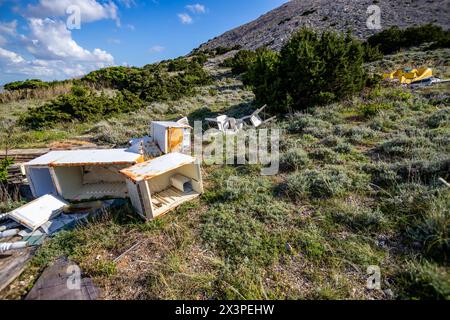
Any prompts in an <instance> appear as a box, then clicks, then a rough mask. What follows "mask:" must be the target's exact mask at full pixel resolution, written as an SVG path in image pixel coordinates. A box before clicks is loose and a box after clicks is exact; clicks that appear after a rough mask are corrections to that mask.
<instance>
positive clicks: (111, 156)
mask: <svg viewBox="0 0 450 320" xmlns="http://www.w3.org/2000/svg"><path fill="white" fill-rule="evenodd" d="M139 158H140V155H139V154H137V153H134V152H130V151H128V150H127V149H102V150H67V151H51V152H49V153H47V154H45V155H43V156H41V157H39V158H36V159H34V160H31V161H29V162H27V163H26V164H25V165H26V166H48V165H51V166H67V165H70V166H75V165H83V166H84V165H90V164H91V165H98V164H115V163H130V164H133V163H135V162H137V161H138V160H139Z"/></svg>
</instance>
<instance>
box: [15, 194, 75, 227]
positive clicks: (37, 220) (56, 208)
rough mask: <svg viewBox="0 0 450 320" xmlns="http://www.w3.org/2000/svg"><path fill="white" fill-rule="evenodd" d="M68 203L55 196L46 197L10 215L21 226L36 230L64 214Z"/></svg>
mask: <svg viewBox="0 0 450 320" xmlns="http://www.w3.org/2000/svg"><path fill="white" fill-rule="evenodd" d="M66 205H68V203H67V202H66V201H64V200H61V199H60V198H58V197H56V196H54V195H45V196H42V197H40V198H38V199H36V200H33V201H31V202H30V203H27V204H26V205H24V206H22V207H20V208H18V209H16V210H14V211H12V212H10V213H9V217H10V218H11V219H13V220H14V221H17V222H18V223H20V224H21V225H23V226H25V227H27V228H29V229H31V230H36V229H37V228H39V227H40V226H41V225H43V224H44V223H46V222H47V221H48V220H50V219H52V218H54V217H56V216H57V215H59V214H60V213H61V212H62V208H63V207H64V206H66Z"/></svg>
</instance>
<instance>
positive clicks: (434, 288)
mask: <svg viewBox="0 0 450 320" xmlns="http://www.w3.org/2000/svg"><path fill="white" fill-rule="evenodd" d="M394 283H395V286H396V288H397V289H398V291H399V294H398V296H399V298H400V299H411V300H417V299H421V300H449V299H450V283H449V281H448V271H447V270H446V268H445V267H440V266H438V265H436V264H434V263H430V262H427V261H425V260H423V261H419V262H414V261H409V262H408V263H407V264H406V265H404V266H403V267H402V268H401V271H399V272H398V273H397V274H396V275H395V276H394Z"/></svg>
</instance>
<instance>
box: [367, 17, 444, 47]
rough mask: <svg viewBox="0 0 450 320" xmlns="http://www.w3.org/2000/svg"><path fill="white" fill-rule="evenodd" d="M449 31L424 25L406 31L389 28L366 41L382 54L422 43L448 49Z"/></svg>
mask: <svg viewBox="0 0 450 320" xmlns="http://www.w3.org/2000/svg"><path fill="white" fill-rule="evenodd" d="M449 34H450V31H448V30H447V31H444V30H443V29H442V27H440V26H436V25H432V24H425V25H422V26H413V27H408V28H406V29H400V28H399V27H396V26H394V27H391V28H389V29H386V30H383V31H381V32H379V33H377V34H375V35H373V36H370V37H369V38H368V39H367V43H368V45H369V46H371V47H377V48H378V49H379V50H380V51H381V52H382V53H384V54H391V53H395V52H397V51H399V50H400V49H403V48H409V47H413V46H418V45H421V44H423V43H430V42H432V43H434V44H433V45H432V47H433V48H434V49H435V48H437V47H442V48H444V47H448V44H449V41H448V39H449Z"/></svg>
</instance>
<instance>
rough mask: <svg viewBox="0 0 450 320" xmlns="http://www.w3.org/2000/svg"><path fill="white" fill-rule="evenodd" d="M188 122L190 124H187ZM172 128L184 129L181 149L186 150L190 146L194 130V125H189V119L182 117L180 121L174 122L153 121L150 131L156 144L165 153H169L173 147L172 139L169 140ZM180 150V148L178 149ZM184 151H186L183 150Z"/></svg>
mask: <svg viewBox="0 0 450 320" xmlns="http://www.w3.org/2000/svg"><path fill="white" fill-rule="evenodd" d="M186 122H187V123H188V124H186ZM170 129H182V130H183V136H184V137H183V141H182V145H181V146H180V147H181V149H183V150H185V149H186V148H190V142H191V141H190V138H191V135H190V132H191V130H192V127H191V126H189V122H188V121H187V119H185V118H183V119H180V120H179V121H178V122H172V121H153V122H152V123H151V124H150V132H151V136H152V137H153V139H154V141H155V142H156V144H157V145H158V146H159V148H160V149H161V151H162V152H163V153H169V152H171V151H175V150H170V149H171V147H170V145H171V141H169V139H170V136H169V130H170ZM176 151H178V150H176ZM183 152H184V151H183Z"/></svg>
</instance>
